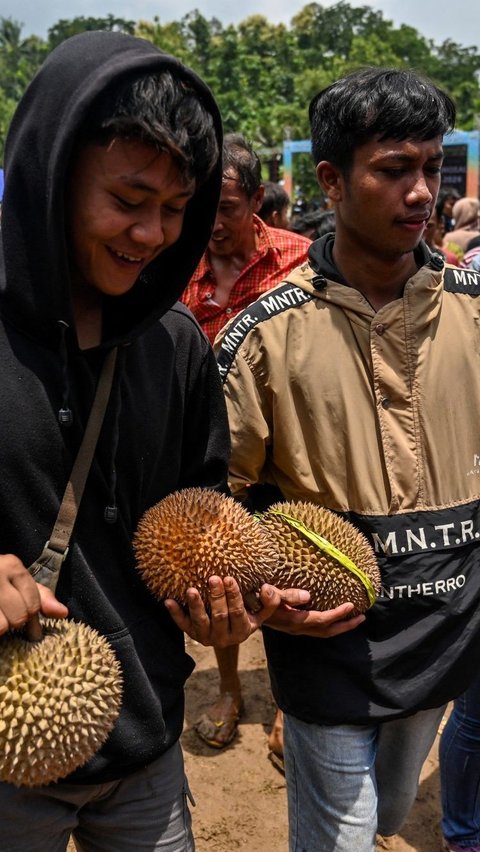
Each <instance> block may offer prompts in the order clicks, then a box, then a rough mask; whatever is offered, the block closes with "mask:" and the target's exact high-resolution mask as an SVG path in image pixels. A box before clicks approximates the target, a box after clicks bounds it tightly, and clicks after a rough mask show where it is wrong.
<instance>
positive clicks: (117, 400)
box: [103, 344, 129, 524]
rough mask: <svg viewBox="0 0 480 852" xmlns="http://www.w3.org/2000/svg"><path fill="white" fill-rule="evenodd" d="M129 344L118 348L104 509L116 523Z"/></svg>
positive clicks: (107, 520) (107, 518)
mask: <svg viewBox="0 0 480 852" xmlns="http://www.w3.org/2000/svg"><path fill="white" fill-rule="evenodd" d="M127 345H129V344H124V346H122V347H121V348H120V349H119V350H118V358H117V378H116V383H115V388H114V394H115V395H114V398H113V403H112V405H113V425H112V443H111V464H110V471H109V479H110V482H109V494H110V497H109V503H108V505H107V506H105V509H104V511H103V518H104V520H105V521H106V522H107V524H114V523H115V522H116V520H117V517H118V509H117V501H116V493H117V466H116V458H117V450H118V442H119V438H120V413H121V410H122V394H121V378H122V375H123V370H124V363H125V349H126V346H127Z"/></svg>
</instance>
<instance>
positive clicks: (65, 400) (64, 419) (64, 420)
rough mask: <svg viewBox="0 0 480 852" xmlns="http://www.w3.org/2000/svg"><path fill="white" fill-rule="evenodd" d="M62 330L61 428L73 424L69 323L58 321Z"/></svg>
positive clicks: (59, 415) (59, 417) (59, 413)
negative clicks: (69, 370) (68, 342)
mask: <svg viewBox="0 0 480 852" xmlns="http://www.w3.org/2000/svg"><path fill="white" fill-rule="evenodd" d="M58 326H59V328H60V357H61V361H62V407H61V408H60V410H59V412H58V422H59V423H60V425H61V426H65V427H66V426H71V425H72V423H73V411H72V409H71V408H70V405H69V402H70V380H69V377H68V349H67V341H66V335H67V331H68V328H69V326H68V323H66V322H65V320H58Z"/></svg>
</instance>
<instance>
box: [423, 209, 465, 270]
mask: <svg viewBox="0 0 480 852" xmlns="http://www.w3.org/2000/svg"><path fill="white" fill-rule="evenodd" d="M444 237H445V223H444V217H443V216H442V214H441V213H439V209H438V204H436V205H435V207H434V208H433V211H432V215H431V216H430V219H429V220H428V222H427V225H426V227H425V233H424V235H423V239H424V240H425V242H426V244H427V246H428V247H429V248H430V249H431V250H432V251H434V252H439V253H440V254H441V255H442V257H444V258H445V260H446V261H447V263H451V264H452V266H458V265H459V261H458V257H457V255H456V254H455V253H454V252H453V251H449V250H448V249H447V248H444V246H443V240H444Z"/></svg>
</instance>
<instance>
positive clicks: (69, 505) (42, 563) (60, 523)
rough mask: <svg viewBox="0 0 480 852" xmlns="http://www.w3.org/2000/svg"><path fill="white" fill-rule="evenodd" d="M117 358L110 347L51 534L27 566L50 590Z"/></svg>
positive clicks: (65, 545)
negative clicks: (34, 558) (40, 551)
mask: <svg viewBox="0 0 480 852" xmlns="http://www.w3.org/2000/svg"><path fill="white" fill-rule="evenodd" d="M116 359H117V349H116V348H115V349H112V350H110V352H109V353H108V354H107V356H106V358H105V361H104V362H103V367H102V372H101V374H100V378H99V380H98V385H97V390H96V392H95V398H94V400H93V405H92V410H91V411H90V416H89V418H88V423H87V427H86V429H85V434H84V436H83V440H82V443H81V446H80V449H79V451H78V454H77V457H76V459H75V462H74V465H73V468H72V472H71V474H70V479H69V481H68V483H67V487H66V489H65V493H64V495H63V499H62V502H61V504H60V509H59V510H58V515H57V519H56V521H55V524H54V527H53V530H52V534H51V536H50V538H49V540H48V541H47V543H46V545H45V547H44V548H43V550H42V553H41V554H40V556H39V557H38V559H36V560H35V561H34V562H33V563H32V564H31V565H30V568H29V569H28V570H29V571H30V573H31V574H32V576H33V577H35V580H36V581H37V583H41V584H42V586H48V588H49V589H51V590H52V592H54V591H55V588H56V585H57V582H58V577H59V574H60V569H61V567H62V564H63V562H64V560H65V559H66V557H67V554H68V547H69V542H70V538H71V535H72V532H73V527H74V525H75V521H76V518H77V514H78V510H79V508H80V501H81V499H82V496H83V492H84V489H85V484H86V482H87V477H88V473H89V470H90V468H91V466H92V461H93V456H94V453H95V447H96V446H97V441H98V436H99V434H100V430H101V428H102V423H103V418H104V415H105V411H106V408H107V405H108V400H109V397H110V391H111V388H112V382H113V375H114V372H115V362H116Z"/></svg>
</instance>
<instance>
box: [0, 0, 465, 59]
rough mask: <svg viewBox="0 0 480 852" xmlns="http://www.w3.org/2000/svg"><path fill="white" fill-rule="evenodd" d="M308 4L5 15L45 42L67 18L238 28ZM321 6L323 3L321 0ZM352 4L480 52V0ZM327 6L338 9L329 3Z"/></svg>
mask: <svg viewBox="0 0 480 852" xmlns="http://www.w3.org/2000/svg"><path fill="white" fill-rule="evenodd" d="M307 2H308V0H263V3H261V4H259V3H258V2H255V0H243V2H242V3H238V2H235V3H234V2H233V0H160V2H159V0H0V16H2V17H4V18H12V19H13V20H14V21H18V22H19V23H21V24H23V29H22V35H23V36H27V35H31V34H32V33H33V34H35V35H38V36H41V37H42V38H45V37H46V35H47V30H48V28H49V27H50V26H52V25H53V24H55V23H57V21H59V20H60V19H62V18H75V17H78V16H80V15H82V16H84V17H90V16H93V17H105V16H106V15H108V14H113V15H115V17H119V18H126V19H127V20H133V21H138V20H140V19H144V20H149V21H151V20H153V18H154V16H158V17H159V18H160V22H161V23H167V22H168V21H176V20H179V19H180V18H182V17H183V16H184V15H186V14H187V13H188V12H191V11H193V9H198V10H199V11H200V12H201V14H202V15H204V16H205V17H206V18H214V17H215V18H218V19H219V20H220V21H221V23H222V24H224V25H226V24H230V23H233V24H238V23H239V22H240V21H242V20H244V19H245V18H247V17H248V16H249V15H255V14H262V15H265V17H266V18H267V19H268V20H269V21H271V22H272V23H280V22H283V23H285V24H288V23H289V22H290V20H291V18H292V17H293V15H295V14H296V13H297V12H299V11H300V9H302V8H303V7H304V6H305V5H306V4H307ZM318 2H320V0H318ZM350 3H351V5H352V6H362V5H370V6H372V8H374V9H377V10H380V11H382V12H383V15H384V17H385V18H387V19H388V20H392V21H393V22H394V23H395V25H396V26H399V25H400V24H408V25H409V26H412V27H414V28H415V29H416V30H418V31H419V32H420V33H421V35H423V36H425V38H428V39H432V40H433V41H435V42H436V43H437V44H438V43H441V42H443V41H445V40H446V39H449V38H450V39H452V40H453V41H456V42H457V43H458V44H460V45H462V46H463V47H470V46H474V47H476V48H477V49H478V50H479V51H480V2H479V0H454V2H453V5H452V3H446V2H445V0H371V2H370V3H368V2H367V0H350ZM322 5H324V6H329V5H332V3H331V0H323V2H322Z"/></svg>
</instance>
